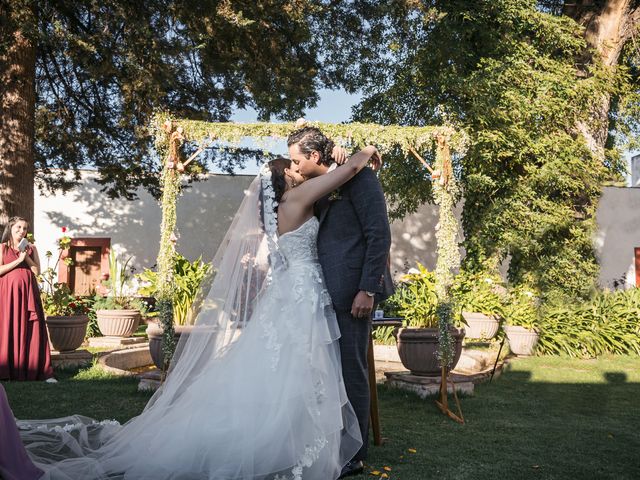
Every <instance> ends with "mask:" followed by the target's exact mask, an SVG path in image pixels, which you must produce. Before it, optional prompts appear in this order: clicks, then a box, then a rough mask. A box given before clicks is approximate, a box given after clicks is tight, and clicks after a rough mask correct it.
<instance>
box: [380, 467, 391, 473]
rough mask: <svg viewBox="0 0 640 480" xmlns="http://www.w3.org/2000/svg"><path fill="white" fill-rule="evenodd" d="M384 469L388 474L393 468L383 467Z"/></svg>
mask: <svg viewBox="0 0 640 480" xmlns="http://www.w3.org/2000/svg"><path fill="white" fill-rule="evenodd" d="M382 468H383V470H386V471H387V472H390V471H391V467H382Z"/></svg>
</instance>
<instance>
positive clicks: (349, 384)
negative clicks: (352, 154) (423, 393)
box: [316, 168, 393, 460]
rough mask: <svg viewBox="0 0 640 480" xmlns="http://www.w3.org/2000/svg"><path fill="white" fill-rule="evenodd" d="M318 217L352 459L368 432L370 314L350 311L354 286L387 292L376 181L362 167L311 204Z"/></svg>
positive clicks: (383, 212) (385, 231)
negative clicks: (351, 417)
mask: <svg viewBox="0 0 640 480" xmlns="http://www.w3.org/2000/svg"><path fill="white" fill-rule="evenodd" d="M316 213H317V215H318V217H319V220H320V230H319V232H318V256H319V259H320V265H321V266H322V271H323V272H324V277H325V281H326V285H327V289H328V290H329V294H330V295H331V299H332V300H333V305H334V308H335V311H336V317H337V319H338V326H339V327H340V333H341V337H340V358H341V361H342V375H343V378H344V383H345V387H346V390H347V396H348V397H349V401H350V402H351V405H352V406H353V409H354V411H355V413H356V416H357V417H358V423H359V425H360V433H361V435H362V439H363V446H362V449H361V450H360V451H359V452H358V454H357V455H356V456H355V457H354V460H365V459H366V455H367V445H368V433H369V403H370V398H369V379H368V371H367V350H368V348H369V334H370V333H369V332H370V320H369V319H363V318H354V317H352V316H351V313H350V311H351V305H352V303H353V299H354V297H355V296H356V294H357V293H358V291H359V290H364V291H368V292H375V294H376V302H380V301H381V300H384V299H385V298H387V297H388V296H389V295H391V293H393V284H392V282H391V276H390V274H389V247H390V246H391V230H390V229H389V220H388V218H387V205H386V203H385V200H384V194H383V193H382V187H381V186H380V182H379V181H378V178H377V177H376V175H375V173H374V172H373V170H371V169H370V168H364V169H363V170H362V171H360V173H358V174H357V175H356V176H355V177H354V178H352V179H351V180H350V181H349V182H347V183H345V184H344V185H343V186H342V187H341V188H340V189H338V190H337V191H335V192H333V193H332V194H331V195H328V196H327V197H325V198H324V199H323V200H321V201H320V202H318V204H317V205H316Z"/></svg>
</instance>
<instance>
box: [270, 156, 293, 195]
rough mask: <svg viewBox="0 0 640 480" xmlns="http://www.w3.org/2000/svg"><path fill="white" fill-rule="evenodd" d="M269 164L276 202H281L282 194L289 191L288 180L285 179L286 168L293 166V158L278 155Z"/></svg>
mask: <svg viewBox="0 0 640 480" xmlns="http://www.w3.org/2000/svg"><path fill="white" fill-rule="evenodd" d="M268 165H269V170H271V184H272V185H273V191H274V192H275V196H276V202H278V203H280V200H282V195H284V192H286V191H287V181H286V180H285V173H284V170H285V169H286V168H290V167H291V160H289V159H288V158H284V157H277V158H274V159H273V160H271V161H270V162H269V163H268Z"/></svg>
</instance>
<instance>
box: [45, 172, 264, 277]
mask: <svg viewBox="0 0 640 480" xmlns="http://www.w3.org/2000/svg"><path fill="white" fill-rule="evenodd" d="M82 175H83V179H84V181H83V183H82V185H81V186H80V187H78V188H76V189H74V190H73V191H71V192H68V193H67V194H66V195H62V194H58V195H55V196H44V195H42V194H38V193H36V198H35V216H34V230H35V235H36V241H37V245H38V249H39V250H40V252H41V256H42V257H43V260H42V261H43V263H44V262H45V260H44V252H45V251H46V250H50V251H52V252H54V253H55V252H56V250H55V249H56V245H55V241H56V239H57V238H59V237H60V235H61V230H60V229H61V227H63V226H65V227H67V228H68V229H69V233H70V234H71V235H72V236H73V237H109V238H111V245H112V247H114V248H115V249H116V251H117V252H118V253H120V252H121V253H122V254H123V255H126V256H127V257H128V256H132V257H133V259H132V265H134V266H135V267H136V270H137V271H140V270H141V269H142V268H144V267H151V266H153V265H154V264H155V261H156V257H157V254H158V247H159V240H160V222H161V219H162V214H161V211H160V206H159V204H158V201H156V200H155V199H154V198H153V197H152V196H151V195H150V194H149V193H147V192H146V191H145V190H143V189H140V190H139V191H138V196H139V199H137V200H133V201H128V200H124V199H116V200H112V199H109V198H108V197H107V196H106V195H105V194H103V193H101V192H100V185H98V184H97V183H96V182H95V181H94V178H95V174H94V173H93V172H83V174H82ZM251 180H253V176H241V175H238V176H233V177H232V176H228V175H210V176H209V178H208V179H207V180H206V181H203V182H196V183H193V184H191V185H189V186H188V188H186V189H185V190H184V191H183V192H184V193H183V195H182V196H181V197H180V199H179V202H178V211H177V220H178V224H177V230H178V235H179V240H178V245H177V248H178V251H179V252H180V253H182V254H183V255H184V256H186V257H187V258H189V259H191V260H193V259H195V258H197V257H198V256H200V255H202V256H203V258H204V259H205V260H207V261H210V260H211V259H212V258H213V255H214V254H215V252H216V249H217V247H218V245H219V244H220V242H221V241H222V238H223V236H224V234H225V232H226V231H227V228H228V226H229V224H230V223H231V219H232V218H233V215H234V213H235V211H236V209H237V208H238V206H239V205H240V202H241V201H242V198H243V197H244V190H245V189H246V188H247V187H248V186H249V184H250V183H251Z"/></svg>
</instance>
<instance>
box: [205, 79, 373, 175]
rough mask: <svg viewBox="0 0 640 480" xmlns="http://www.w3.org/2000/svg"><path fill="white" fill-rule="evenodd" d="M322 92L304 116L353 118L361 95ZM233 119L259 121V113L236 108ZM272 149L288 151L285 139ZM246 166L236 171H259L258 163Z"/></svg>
mask: <svg viewBox="0 0 640 480" xmlns="http://www.w3.org/2000/svg"><path fill="white" fill-rule="evenodd" d="M318 93H319V94H320V100H319V101H318V106H317V107H315V108H311V109H309V110H307V111H306V112H305V113H304V118H306V119H307V120H310V121H319V122H327V123H340V122H346V121H348V120H349V119H350V118H351V107H353V106H354V105H355V104H356V103H358V102H359V101H360V98H361V97H360V95H351V94H348V93H347V92H345V91H344V90H327V89H323V90H320V91H319V92H318ZM231 121H233V122H238V123H250V122H257V121H258V115H257V113H256V111H255V110H253V109H246V110H236V111H235V112H234V113H233V115H232V116H231ZM240 146H242V147H251V146H255V144H254V143H253V142H251V141H250V140H247V141H246V142H243V143H242V144H241V145H240ZM271 151H272V152H273V153H274V154H276V155H283V154H286V153H287V145H286V143H285V141H284V139H280V140H274V145H273V148H272V149H271ZM247 163H248V164H247V166H246V168H244V169H242V170H237V171H236V173H237V174H240V175H255V174H257V173H258V167H257V166H256V165H252V164H250V163H251V162H247ZM211 171H212V172H213V173H221V172H220V170H218V169H217V168H212V169H211Z"/></svg>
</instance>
